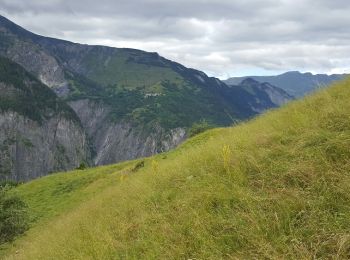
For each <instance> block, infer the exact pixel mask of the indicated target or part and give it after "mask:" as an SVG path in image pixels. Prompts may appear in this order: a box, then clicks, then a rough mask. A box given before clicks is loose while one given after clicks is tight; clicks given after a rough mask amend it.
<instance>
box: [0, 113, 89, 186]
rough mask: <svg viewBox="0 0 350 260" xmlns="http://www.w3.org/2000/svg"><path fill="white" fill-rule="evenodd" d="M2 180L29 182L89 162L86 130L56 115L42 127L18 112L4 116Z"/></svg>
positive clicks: (0, 124) (0, 123)
mask: <svg viewBox="0 0 350 260" xmlns="http://www.w3.org/2000/svg"><path fill="white" fill-rule="evenodd" d="M0 129H1V131H0V180H14V181H28V180H31V179H35V178H38V177H41V176H45V175H47V174H48V173H51V172H58V171H64V170H70V169H73V168H76V167H78V166H79V165H80V163H82V162H86V161H87V160H88V154H89V151H88V145H87V142H86V138H85V134H84V131H83V129H82V128H81V127H79V126H78V125H77V124H76V123H75V122H73V121H71V120H67V119H66V118H64V117H61V116H54V117H52V118H50V119H48V120H45V121H44V122H43V123H42V124H39V123H38V122H36V121H33V120H30V119H28V118H26V117H24V116H22V115H19V114H18V113H16V112H12V111H8V112H5V113H1V114H0Z"/></svg>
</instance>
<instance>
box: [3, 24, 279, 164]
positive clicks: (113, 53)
mask: <svg viewBox="0 0 350 260" xmlns="http://www.w3.org/2000/svg"><path fill="white" fill-rule="evenodd" d="M0 55H2V56H5V57H7V58H9V59H10V60H12V61H14V62H16V63H18V64H20V65H21V66H23V67H24V68H25V69H26V70H27V71H28V72H30V73H32V74H33V75H34V76H35V77H37V78H38V79H39V80H40V81H41V82H42V83H43V84H46V85H47V86H49V87H50V88H51V89H52V90H53V91H55V93H56V94H57V95H58V96H59V97H60V99H61V100H62V101H64V102H66V103H67V104H68V105H69V106H70V107H71V108H72V109H73V110H74V111H75V113H76V115H77V117H78V118H79V120H80V122H81V124H82V126H83V128H84V130H85V133H86V135H87V139H88V140H89V141H90V143H91V149H92V151H91V154H92V164H94V165H103V164H109V163H115V162H119V161H124V160H129V159H134V158H139V157H145V156H149V155H152V154H156V153H159V152H163V151H168V150H169V149H171V148H174V147H175V146H177V145H178V144H179V143H181V142H182V141H184V139H185V138H186V137H187V132H188V130H189V129H190V128H191V126H192V125H193V124H195V123H198V122H201V121H203V120H205V121H206V122H208V123H210V124H211V125H217V126H228V125H231V124H233V123H235V122H238V121H241V120H246V119H248V118H250V117H252V116H255V115H257V114H258V113H260V112H262V111H264V110H266V109H269V108H272V107H276V106H277V104H274V103H273V102H271V100H265V98H266V95H263V94H262V95H260V96H259V95H257V93H252V92H250V91H247V90H246V89H245V88H244V87H243V88H242V87H237V88H231V87H228V86H227V85H226V84H224V83H223V82H221V81H220V80H218V79H216V78H210V77H208V76H207V75H206V74H204V73H203V72H201V71H197V70H194V69H189V68H186V67H184V66H182V65H181V64H179V63H176V62H173V61H170V60H167V59H165V58H163V57H161V56H159V55H158V54H157V53H149V52H144V51H140V50H135V49H126V48H111V47H105V46H89V45H84V44H77V43H72V42H68V41H63V40H58V39H53V38H48V37H43V36H39V35H36V34H33V33H31V32H29V31H27V30H25V29H23V28H21V27H20V26H18V25H16V24H14V23H12V22H11V21H9V20H8V19H6V18H5V17H0ZM259 94H260V92H259ZM253 103H259V104H260V105H259V107H258V109H256V107H252V106H250V105H249V104H253Z"/></svg>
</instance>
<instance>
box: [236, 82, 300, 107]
mask: <svg viewBox="0 0 350 260" xmlns="http://www.w3.org/2000/svg"><path fill="white" fill-rule="evenodd" d="M230 87H231V88H233V89H241V90H243V91H244V92H246V93H250V94H251V95H252V96H256V97H260V98H259V99H255V100H254V99H253V100H252V99H249V100H244V99H243V100H241V101H242V103H245V104H246V105H248V106H249V107H251V108H253V109H254V111H256V112H257V113H261V112H263V111H264V110H265V109H266V107H279V106H281V105H283V104H285V103H287V102H289V101H291V100H292V99H294V97H293V96H291V95H289V94H288V93H287V92H286V91H284V90H283V89H280V88H277V87H275V86H273V85H271V84H269V83H260V82H258V81H256V80H254V79H252V78H246V79H244V80H243V81H242V82H240V83H239V84H238V85H230ZM239 96H241V97H243V96H244V94H243V93H241V94H239Z"/></svg>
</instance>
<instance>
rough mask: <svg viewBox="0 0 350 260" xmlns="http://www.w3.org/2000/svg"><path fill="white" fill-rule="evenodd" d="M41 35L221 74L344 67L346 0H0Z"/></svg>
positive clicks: (348, 66) (348, 57) (348, 62)
mask: <svg viewBox="0 0 350 260" xmlns="http://www.w3.org/2000/svg"><path fill="white" fill-rule="evenodd" d="M0 13H1V14H2V15H4V16H6V17H7V18H9V19H11V20H12V21H14V22H16V23H18V24H20V25H21V26H23V27H25V28H26V29H29V30H31V31H33V32H35V33H38V34H42V35H45V36H51V37H57V38H63V39H67V40H71V41H74V42H80V43H88V44H101V45H109V46H115V47H129V48H137V49H142V50H146V51H152V52H158V53H159V54H160V55H162V56H165V57H166V58H169V59H172V60H175V61H177V62H180V63H182V64H184V65H186V66H188V67H193V68H196V69H200V70H203V71H205V72H206V73H208V74H209V75H211V76H217V77H220V78H222V79H224V78H227V77H230V76H240V75H268V74H269V75H270V74H276V73H280V72H284V71H287V70H300V71H304V72H305V71H311V72H314V73H343V72H350V1H349V0H264V1H262V0H260V1H259V0H138V1H136V0H128V1H121V0H98V1H96V0H45V1H43V0H0Z"/></svg>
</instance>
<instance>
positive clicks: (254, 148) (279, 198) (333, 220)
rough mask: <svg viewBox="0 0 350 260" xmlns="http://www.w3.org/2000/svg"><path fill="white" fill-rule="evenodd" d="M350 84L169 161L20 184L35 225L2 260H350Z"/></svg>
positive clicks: (198, 140) (196, 143)
mask: <svg viewBox="0 0 350 260" xmlns="http://www.w3.org/2000/svg"><path fill="white" fill-rule="evenodd" d="M349 86H350V80H349V79H348V80H346V81H344V82H342V83H339V84H337V85H336V86H333V87H331V88H327V89H323V90H321V91H319V92H318V93H317V94H315V95H312V96H309V97H307V98H306V99H305V100H300V101H297V102H291V103H290V104H287V105H286V106H284V107H283V108H281V109H276V110H274V111H272V112H268V113H266V114H264V115H262V116H260V117H258V118H255V119H254V120H251V121H250V122H247V123H242V124H240V125H238V126H235V127H231V128H220V129H214V130H210V131H207V132H205V133H202V134H200V135H197V136H195V137H194V138H192V139H189V140H187V141H186V142H185V143H184V144H182V145H181V146H180V147H178V148H177V149H176V150H173V151H171V152H168V153H166V154H162V155H158V156H155V157H152V158H147V159H144V160H138V161H130V162H126V163H122V164H117V165H110V166H104V167H98V168H90V169H87V170H84V171H74V172H71V173H68V174H67V173H63V174H62V173H60V174H54V175H51V176H47V177H45V178H41V179H39V180H35V181H32V182H29V183H27V184H24V185H20V186H18V187H16V188H14V189H13V190H12V191H10V192H11V193H13V194H18V195H19V196H21V197H22V199H23V200H24V201H25V202H26V203H27V205H28V213H29V214H30V216H31V217H32V219H33V220H34V222H31V225H30V226H31V229H30V230H29V231H28V232H27V233H26V234H25V235H24V236H22V237H20V238H19V239H17V240H15V241H14V243H12V244H9V245H8V246H7V248H8V249H7V250H5V251H1V250H0V254H1V253H2V254H3V258H4V259H315V258H316V259H334V258H337V259H349V241H350V240H349V236H348V233H349V230H350V210H349V205H350V193H349V187H350V174H349V172H350V149H349V147H350V102H349V97H350V87H349ZM47 223H50V225H48V224H47ZM62 230H64V232H62Z"/></svg>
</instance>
